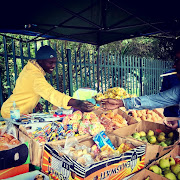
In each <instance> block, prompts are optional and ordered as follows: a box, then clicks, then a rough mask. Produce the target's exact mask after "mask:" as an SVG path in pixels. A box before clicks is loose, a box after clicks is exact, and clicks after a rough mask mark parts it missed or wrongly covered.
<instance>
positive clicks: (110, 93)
mask: <svg viewBox="0 0 180 180" xmlns="http://www.w3.org/2000/svg"><path fill="white" fill-rule="evenodd" d="M130 97H135V95H131V94H128V93H127V92H126V91H125V89H124V88H120V87H114V88H110V89H108V90H107V91H105V92H104V93H98V94H97V95H96V96H95V99H96V101H101V100H102V99H107V98H112V99H124V98H130Z"/></svg>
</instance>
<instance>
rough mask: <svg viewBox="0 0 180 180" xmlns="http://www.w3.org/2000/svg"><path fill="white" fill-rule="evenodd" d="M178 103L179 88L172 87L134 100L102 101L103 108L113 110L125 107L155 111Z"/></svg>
mask: <svg viewBox="0 0 180 180" xmlns="http://www.w3.org/2000/svg"><path fill="white" fill-rule="evenodd" d="M179 102H180V86H176V87H173V88H171V89H169V90H167V91H164V92H160V93H158V94H153V95H149V96H140V97H134V98H127V99H123V100H114V99H104V100H102V104H103V108H104V109H106V110H108V109H115V108H118V107H125V108H126V109H127V110H129V109H137V110H141V109H155V108H164V107H168V106H172V105H176V104H179Z"/></svg>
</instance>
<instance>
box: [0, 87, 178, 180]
mask: <svg viewBox="0 0 180 180" xmlns="http://www.w3.org/2000/svg"><path fill="white" fill-rule="evenodd" d="M132 96H134V95H130V94H128V93H127V92H126V91H125V90H124V89H123V88H119V87H115V88H110V89H108V90H107V91H106V92H104V93H99V94H97V95H96V96H94V97H92V98H94V99H95V100H96V102H97V105H96V106H95V109H94V110H93V111H92V112H84V113H82V112H81V111H79V110H73V109H71V110H63V109H61V110H60V109H55V110H51V111H50V112H49V113H32V114H26V115H22V116H21V117H20V120H19V121H18V122H14V121H12V120H11V119H1V121H0V123H1V126H0V179H12V180H13V179H20V178H21V179H28V178H29V179H37V180H38V179H39V180H40V179H55V180H62V179H66V180H68V179H70V180H73V179H76V180H82V179H84V180H92V179H93V180H100V179H105V180H107V179H119V180H120V179H124V180H126V179H130V180H133V179H138V180H145V179H147V180H148V179H149V180H153V179H171V180H176V179H177V180H178V179H180V148H179V132H178V131H177V130H174V131H172V130H170V129H167V128H166V126H165V125H164V124H163V120H164V119H165V117H164V116H163V114H162V112H160V111H158V110H157V109H155V110H148V109H144V110H139V111H138V110H136V111H134V110H132V111H126V110H125V109H123V108H119V109H114V110H109V111H104V110H102V108H101V107H99V106H98V102H99V101H101V99H105V98H114V99H123V98H128V97H132Z"/></svg>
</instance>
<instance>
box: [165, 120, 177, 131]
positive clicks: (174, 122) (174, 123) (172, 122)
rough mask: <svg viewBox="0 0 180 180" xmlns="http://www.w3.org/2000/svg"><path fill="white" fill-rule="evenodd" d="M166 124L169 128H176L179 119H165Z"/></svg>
mask: <svg viewBox="0 0 180 180" xmlns="http://www.w3.org/2000/svg"><path fill="white" fill-rule="evenodd" d="M163 122H164V124H165V125H166V127H167V128H168V129H171V130H176V129H177V128H178V121H177V120H169V121H167V120H164V121H163Z"/></svg>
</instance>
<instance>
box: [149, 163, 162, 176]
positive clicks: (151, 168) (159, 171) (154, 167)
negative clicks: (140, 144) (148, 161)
mask: <svg viewBox="0 0 180 180" xmlns="http://www.w3.org/2000/svg"><path fill="white" fill-rule="evenodd" d="M149 170H150V171H153V172H154V173H156V174H162V170H161V168H160V167H158V166H157V165H152V166H150V167H149Z"/></svg>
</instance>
